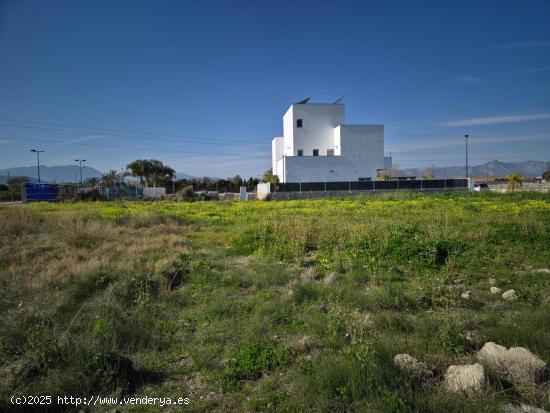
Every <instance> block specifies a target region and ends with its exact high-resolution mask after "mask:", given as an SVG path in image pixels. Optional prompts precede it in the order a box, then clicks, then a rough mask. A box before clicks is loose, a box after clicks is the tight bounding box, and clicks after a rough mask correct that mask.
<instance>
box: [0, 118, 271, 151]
mask: <svg viewBox="0 0 550 413" xmlns="http://www.w3.org/2000/svg"><path fill="white" fill-rule="evenodd" d="M0 120H6V119H5V118H0ZM7 120H8V121H10V122H11V121H12V120H10V119H7ZM13 122H23V121H13ZM31 122H32V121H31ZM34 123H45V124H47V122H34ZM59 125H60V126H62V124H59ZM0 126H6V127H10V128H25V129H36V130H48V131H63V129H59V128H45V127H39V126H28V125H12V124H6V123H0ZM66 127H75V126H68V125H66ZM88 129H93V130H97V131H98V132H100V133H101V134H102V135H106V136H113V137H120V138H125V139H141V140H151V139H156V140H162V141H167V142H176V143H181V142H182V141H185V142H194V143H200V144H204V145H223V146H237V147H243V146H248V147H250V145H260V144H261V143H259V142H255V143H247V144H245V143H241V144H238V143H229V142H225V141H223V142H222V141H220V142H217V141H202V140H199V139H198V138H189V137H181V138H180V139H168V138H158V137H154V138H153V137H145V136H128V135H120V134H114V133H108V132H102V129H101V128H88ZM103 130H108V129H103ZM81 132H82V131H81ZM132 133H137V132H132ZM204 139H206V138H204Z"/></svg>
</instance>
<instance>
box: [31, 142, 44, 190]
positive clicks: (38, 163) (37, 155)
mask: <svg viewBox="0 0 550 413" xmlns="http://www.w3.org/2000/svg"><path fill="white" fill-rule="evenodd" d="M31 152H34V153H36V160H37V169H38V183H40V152H45V151H40V150H38V149H31Z"/></svg>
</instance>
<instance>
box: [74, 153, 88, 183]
mask: <svg viewBox="0 0 550 413" xmlns="http://www.w3.org/2000/svg"><path fill="white" fill-rule="evenodd" d="M74 161H75V162H78V165H79V167H80V186H82V162H86V159H75V160H74Z"/></svg>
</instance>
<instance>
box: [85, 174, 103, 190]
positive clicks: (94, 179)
mask: <svg viewBox="0 0 550 413" xmlns="http://www.w3.org/2000/svg"><path fill="white" fill-rule="evenodd" d="M84 182H85V183H86V185H88V186H90V187H92V188H95V187H96V186H97V185H98V184H99V182H100V179H99V178H97V177H95V176H92V177H90V178H88V179H86V181H84Z"/></svg>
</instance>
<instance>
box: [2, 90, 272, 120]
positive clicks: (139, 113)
mask: <svg viewBox="0 0 550 413" xmlns="http://www.w3.org/2000/svg"><path fill="white" fill-rule="evenodd" d="M0 99H11V100H21V101H27V102H40V103H48V104H54V105H61V106H70V107H81V108H88V109H94V110H105V111H114V112H121V113H128V114H131V115H139V116H151V117H163V118H174V119H191V120H195V121H197V122H206V123H221V124H227V125H236V126H250V127H264V128H273V127H276V125H267V124H254V123H246V122H234V121H225V120H220V119H207V118H198V117H195V116H182V115H173V114H165V113H152V112H140V111H135V110H129V109H123V108H113V107H107V106H95V105H82V104H77V103H67V102H60V101H57V100H48V99H36V98H26V97H18V96H6V95H3V96H0Z"/></svg>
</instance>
